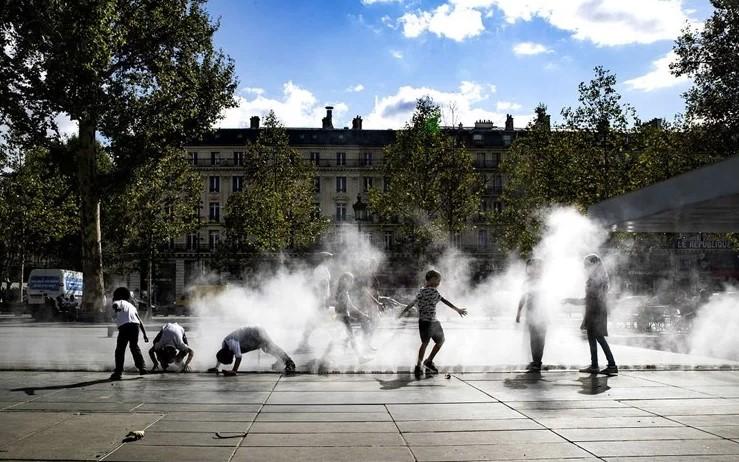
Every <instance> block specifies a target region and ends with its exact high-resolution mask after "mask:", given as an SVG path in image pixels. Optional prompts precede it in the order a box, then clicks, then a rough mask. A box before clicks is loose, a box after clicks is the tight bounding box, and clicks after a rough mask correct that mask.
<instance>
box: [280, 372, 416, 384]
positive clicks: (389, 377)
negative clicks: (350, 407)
mask: <svg viewBox="0 0 739 462" xmlns="http://www.w3.org/2000/svg"><path fill="white" fill-rule="evenodd" d="M378 379H380V380H383V381H388V382H391V381H410V380H415V377H414V376H413V374H411V373H410V372H409V373H407V374H296V375H291V376H285V377H282V378H280V382H284V383H293V382H321V383H330V382H377V380H378Z"/></svg>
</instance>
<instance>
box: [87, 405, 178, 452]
mask: <svg viewBox="0 0 739 462" xmlns="http://www.w3.org/2000/svg"><path fill="white" fill-rule="evenodd" d="M127 414H131V412H128V413H127ZM165 416H166V414H162V415H160V416H159V418H158V419H156V420H155V421H154V422H152V423H150V424H149V425H147V426H146V427H144V431H146V430H148V429H149V428H150V427H151V426H152V425H154V424H155V423H157V422H159V421H160V420H162V419H163V418H164V417H165ZM121 439H123V438H121ZM126 444H127V443H123V442H121V443H118V446H116V447H115V448H114V449H113V450H111V451H110V452H109V453H107V454H105V455H104V456H102V457H100V458H99V459H98V461H101V462H102V461H104V460H106V459H107V458H108V456H110V455H112V454H113V453H115V452H116V451H118V450H119V449H120V448H122V447H123V446H125V445H126Z"/></svg>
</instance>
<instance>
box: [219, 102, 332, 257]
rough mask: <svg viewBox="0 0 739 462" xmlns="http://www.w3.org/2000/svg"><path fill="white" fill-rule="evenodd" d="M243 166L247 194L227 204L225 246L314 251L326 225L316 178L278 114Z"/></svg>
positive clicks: (270, 118)
mask: <svg viewBox="0 0 739 462" xmlns="http://www.w3.org/2000/svg"><path fill="white" fill-rule="evenodd" d="M244 165H245V168H244V185H243V188H244V189H243V191H241V192H237V193H235V194H232V195H231V197H229V199H228V202H227V204H226V230H227V233H228V236H227V241H228V242H231V243H234V242H236V243H239V244H240V245H241V246H242V247H245V248H252V249H255V250H257V251H261V252H281V251H283V250H299V249H302V248H306V247H308V246H310V245H312V244H313V243H314V242H315V241H316V240H317V239H318V237H319V236H320V234H321V232H322V231H323V230H324V229H325V227H326V225H327V222H326V220H325V219H324V218H322V217H320V216H319V215H318V213H317V210H316V206H315V205H314V202H313V201H314V199H313V197H314V178H315V177H316V172H315V169H314V168H313V166H311V165H310V164H309V163H308V162H307V161H306V160H304V159H303V158H302V156H301V154H300V153H299V152H298V151H297V150H295V149H294V148H292V147H291V146H290V142H289V139H288V136H287V131H285V128H284V127H283V126H282V124H281V123H280V122H279V121H278V120H277V117H276V116H275V114H274V112H272V111H270V112H269V114H268V115H267V117H266V119H265V123H264V127H263V128H261V129H260V130H259V135H258V136H257V140H256V142H254V143H252V144H250V145H249V146H247V150H246V152H245V154H244Z"/></svg>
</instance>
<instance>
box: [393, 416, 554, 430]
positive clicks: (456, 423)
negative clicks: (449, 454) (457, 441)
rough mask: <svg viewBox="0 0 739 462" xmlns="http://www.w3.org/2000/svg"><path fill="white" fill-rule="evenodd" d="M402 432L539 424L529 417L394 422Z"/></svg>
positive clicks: (535, 426) (518, 427)
mask: <svg viewBox="0 0 739 462" xmlns="http://www.w3.org/2000/svg"><path fill="white" fill-rule="evenodd" d="M396 425H397V426H398V428H399V429H400V431H401V432H403V433H411V432H453V431H460V432H464V431H470V432H472V431H486V430H487V431H492V430H537V429H542V428H544V427H542V426H541V425H539V424H538V423H536V422H534V421H533V420H531V419H488V420H408V421H400V422H396Z"/></svg>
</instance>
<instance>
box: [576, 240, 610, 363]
mask: <svg viewBox="0 0 739 462" xmlns="http://www.w3.org/2000/svg"><path fill="white" fill-rule="evenodd" d="M585 271H586V272H587V276H588V279H587V282H586V283H585V316H584V317H583V321H582V326H580V328H581V329H584V330H586V331H587V334H588V344H589V345H590V367H586V368H584V369H580V372H584V373H588V374H597V373H599V372H600V373H601V374H606V375H616V374H618V367H617V366H616V360H615V359H614V358H613V353H611V348H610V347H609V346H608V342H607V341H606V337H607V336H608V307H607V304H606V295H607V293H608V273H607V272H606V269H605V267H604V266H603V261H602V260H601V259H600V257H599V256H598V255H595V254H590V255H588V256H587V257H585ZM597 344H600V347H601V348H602V349H603V353H605V355H606V359H607V360H608V367H606V368H605V369H603V370H602V371H599V370H598V345H597Z"/></svg>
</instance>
